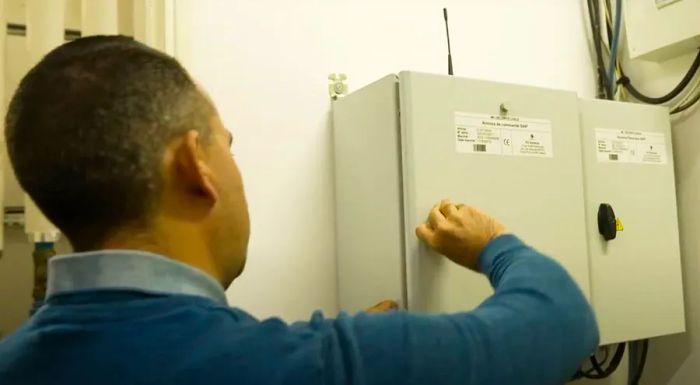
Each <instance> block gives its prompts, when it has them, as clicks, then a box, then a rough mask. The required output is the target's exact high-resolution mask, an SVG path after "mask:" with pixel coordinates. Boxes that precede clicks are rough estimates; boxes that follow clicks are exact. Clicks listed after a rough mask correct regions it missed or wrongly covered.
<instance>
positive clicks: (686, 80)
mask: <svg viewBox="0 0 700 385" xmlns="http://www.w3.org/2000/svg"><path fill="white" fill-rule="evenodd" d="M699 69H700V50H698V54H697V56H695V60H694V61H693V64H692V65H691V66H690V69H688V72H687V73H686V74H685V76H683V79H681V81H680V83H678V85H677V86H676V87H675V88H674V89H673V90H671V92H669V93H668V94H666V95H664V96H661V97H658V98H655V97H651V96H646V95H644V94H642V93H641V92H640V91H639V90H638V89H636V88H635V87H634V86H633V85H632V81H631V80H630V78H628V77H627V75H625V73H624V72H622V77H620V80H619V81H618V83H620V84H622V86H623V87H625V88H626V89H627V91H629V93H630V94H632V96H634V97H635V98H636V99H637V100H639V101H642V102H644V103H648V104H662V103H666V102H668V101H670V100H671V99H673V98H675V97H676V96H678V95H680V94H681V92H683V90H684V89H685V88H686V87H688V84H690V81H691V80H693V77H694V76H695V74H697V73H698V70H699ZM687 108H689V107H686V109H687Z"/></svg>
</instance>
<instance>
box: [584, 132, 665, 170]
mask: <svg viewBox="0 0 700 385" xmlns="http://www.w3.org/2000/svg"><path fill="white" fill-rule="evenodd" d="M595 138H596V146H597V147H596V148H597V151H598V161H599V162H605V163H641V164H666V163H667V162H668V160H667V159H666V158H667V156H666V136H664V134H662V133H659V132H643V131H630V130H610V129H605V128H597V129H596V130H595Z"/></svg>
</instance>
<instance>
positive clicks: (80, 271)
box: [46, 250, 227, 306]
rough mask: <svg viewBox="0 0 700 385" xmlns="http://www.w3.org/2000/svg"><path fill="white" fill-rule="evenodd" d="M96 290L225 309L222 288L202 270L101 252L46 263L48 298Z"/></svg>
mask: <svg viewBox="0 0 700 385" xmlns="http://www.w3.org/2000/svg"><path fill="white" fill-rule="evenodd" d="M96 289H98V290H99V289H134V290H140V291H145V292H151V293H164V294H186V295H196V296H200V297H206V298H209V299H212V300H214V301H215V302H217V303H219V304H221V305H224V306H227V301H226V294H225V292H224V288H223V287H222V286H221V284H219V283H218V282H217V281H216V280H214V279H213V278H212V277H210V276H209V275H207V274H206V273H204V272H203V271H201V270H198V269H195V268H193V267H190V266H188V265H186V264H184V263H180V262H177V261H175V260H173V259H170V258H166V257H163V256H161V255H157V254H153V253H147V252H142V251H134V250H100V251H92V252H87V253H76V254H68V255H63V256H56V257H53V258H51V259H50V260H49V275H48V283H47V289H46V295H47V297H50V296H52V295H56V294H61V293H65V292H74V291H83V290H96Z"/></svg>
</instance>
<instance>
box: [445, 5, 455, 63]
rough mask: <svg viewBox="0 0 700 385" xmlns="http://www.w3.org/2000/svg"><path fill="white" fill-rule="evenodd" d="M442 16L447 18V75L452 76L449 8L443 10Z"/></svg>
mask: <svg viewBox="0 0 700 385" xmlns="http://www.w3.org/2000/svg"><path fill="white" fill-rule="evenodd" d="M442 14H443V15H444V16H445V31H446V32H447V73H448V74H449V75H450V76H452V75H454V71H453V70H452V46H451V45H450V24H449V23H448V22H447V8H443V9H442Z"/></svg>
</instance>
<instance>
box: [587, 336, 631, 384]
mask: <svg viewBox="0 0 700 385" xmlns="http://www.w3.org/2000/svg"><path fill="white" fill-rule="evenodd" d="M624 355H625V344H624V343H621V344H618V345H617V349H616V350H615V354H614V355H613V357H612V359H611V360H610V364H609V365H608V367H607V368H605V369H603V368H602V366H601V363H600V362H598V360H597V359H596V358H595V356H591V357H590V361H591V365H593V370H594V373H592V374H586V375H585V376H584V377H586V378H590V379H593V380H601V379H603V378H608V377H610V375H611V374H613V373H615V371H616V370H617V368H618V367H619V366H620V362H622V358H623V357H624Z"/></svg>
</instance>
